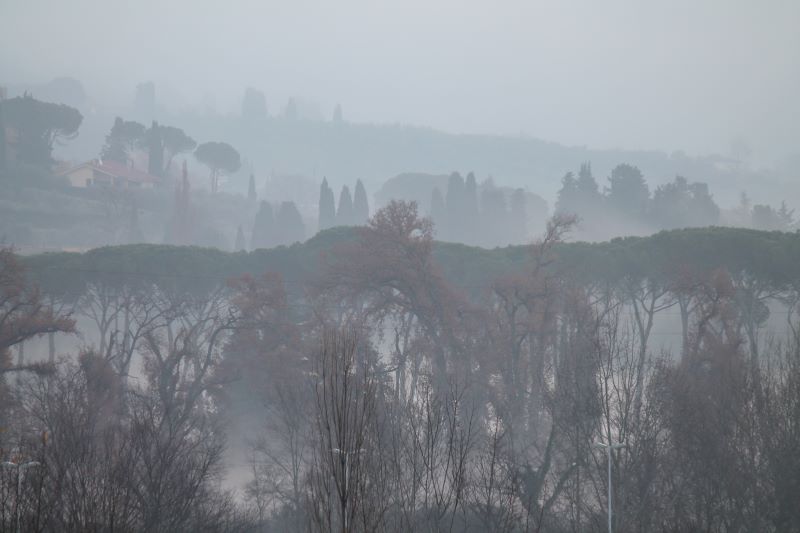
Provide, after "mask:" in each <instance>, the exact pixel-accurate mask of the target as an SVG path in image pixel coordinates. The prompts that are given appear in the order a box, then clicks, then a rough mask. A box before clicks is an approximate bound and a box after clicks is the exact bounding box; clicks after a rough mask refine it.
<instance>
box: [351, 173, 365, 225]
mask: <svg viewBox="0 0 800 533" xmlns="http://www.w3.org/2000/svg"><path fill="white" fill-rule="evenodd" d="M367 220H369V203H368V201H367V190H366V189H365V188H364V184H363V183H361V180H358V181H357V182H356V192H355V197H354V198H353V221H354V222H355V223H356V224H357V225H359V226H361V225H363V224H366V223H367Z"/></svg>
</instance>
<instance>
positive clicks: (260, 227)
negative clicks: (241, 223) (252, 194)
mask: <svg viewBox="0 0 800 533" xmlns="http://www.w3.org/2000/svg"><path fill="white" fill-rule="evenodd" d="M274 234H275V229H274V221H273V217H272V206H271V205H269V203H268V202H266V201H264V200H261V203H260V204H259V206H258V213H256V219H255V221H254V222H253V233H252V235H251V237H250V249H251V250H255V249H257V248H271V247H273V246H275V239H274Z"/></svg>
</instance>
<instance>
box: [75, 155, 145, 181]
mask: <svg viewBox="0 0 800 533" xmlns="http://www.w3.org/2000/svg"><path fill="white" fill-rule="evenodd" d="M84 167H90V168H92V169H93V170H96V171H99V172H102V173H103V174H107V175H108V176H111V177H114V178H125V179H127V180H129V181H135V182H139V183H156V182H157V181H158V178H157V177H155V176H151V175H150V174H148V173H147V172H141V171H139V170H136V169H134V168H131V167H129V166H127V165H123V164H122V163H119V162H117V161H98V160H92V161H87V162H86V163H82V164H80V165H78V166H76V167H72V168H70V169H69V170H65V171H63V172H61V173H60V174H61V175H65V174H70V173H72V172H74V171H75V170H78V169H79V168H84Z"/></svg>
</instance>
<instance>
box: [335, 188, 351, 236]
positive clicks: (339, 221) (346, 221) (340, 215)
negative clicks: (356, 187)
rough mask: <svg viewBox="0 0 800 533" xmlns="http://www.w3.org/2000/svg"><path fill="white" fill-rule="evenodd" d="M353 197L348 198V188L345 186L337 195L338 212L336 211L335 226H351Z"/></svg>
mask: <svg viewBox="0 0 800 533" xmlns="http://www.w3.org/2000/svg"><path fill="white" fill-rule="evenodd" d="M353 218H354V217H353V197H352V196H350V188H349V187H347V185H345V186H344V187H342V192H341V194H340V195H339V210H338V211H336V225H337V226H352V225H353V222H354V221H353Z"/></svg>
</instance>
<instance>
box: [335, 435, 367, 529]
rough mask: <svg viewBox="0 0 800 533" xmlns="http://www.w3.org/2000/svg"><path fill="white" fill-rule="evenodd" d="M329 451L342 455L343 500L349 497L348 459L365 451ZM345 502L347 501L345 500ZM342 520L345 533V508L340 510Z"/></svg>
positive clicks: (337, 449) (362, 449) (361, 449)
mask: <svg viewBox="0 0 800 533" xmlns="http://www.w3.org/2000/svg"><path fill="white" fill-rule="evenodd" d="M331 451H332V452H333V453H335V454H337V455H344V494H345V498H349V497H350V491H349V488H348V486H349V484H350V464H349V461H348V459H349V458H350V456H351V455H353V454H354V453H364V452H365V451H366V450H365V449H364V448H359V449H358V450H340V449H339V448H331ZM345 501H347V500H345ZM342 518H343V520H344V530H345V531H347V508H346V506H345V509H342Z"/></svg>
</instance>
